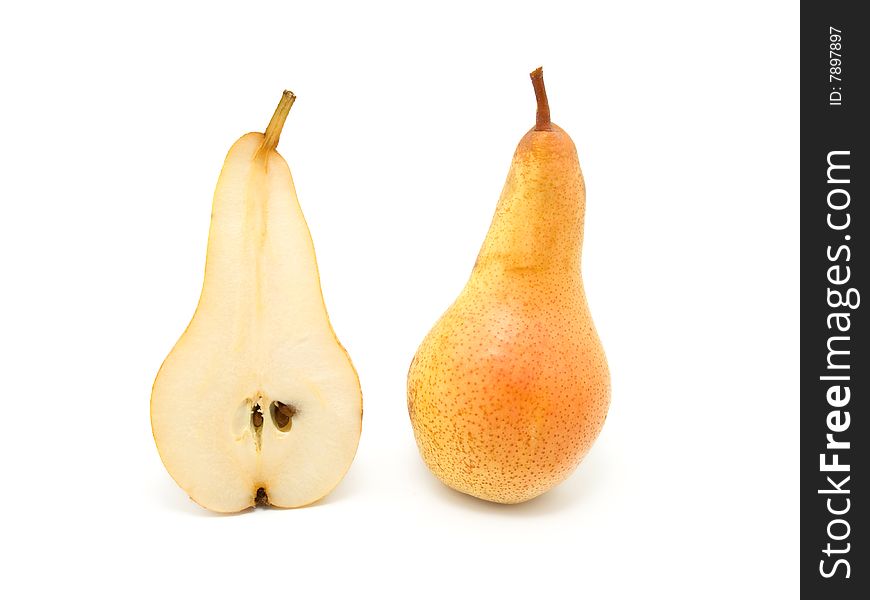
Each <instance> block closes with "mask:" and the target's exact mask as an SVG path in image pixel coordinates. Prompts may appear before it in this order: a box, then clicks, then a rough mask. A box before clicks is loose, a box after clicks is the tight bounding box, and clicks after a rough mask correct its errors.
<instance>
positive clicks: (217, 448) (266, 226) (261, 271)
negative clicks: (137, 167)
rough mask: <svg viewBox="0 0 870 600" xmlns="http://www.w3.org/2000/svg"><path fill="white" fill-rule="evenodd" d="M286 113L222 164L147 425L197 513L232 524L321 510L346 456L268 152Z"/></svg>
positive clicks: (326, 361)
mask: <svg viewBox="0 0 870 600" xmlns="http://www.w3.org/2000/svg"><path fill="white" fill-rule="evenodd" d="M294 100H295V96H294V95H293V94H292V93H291V92H284V94H283V95H282V97H281V101H280V103H279V105H278V108H277V109H276V110H275V114H274V116H273V117H272V120H271V121H270V123H269V126H268V127H267V128H266V131H265V133H249V134H247V135H244V136H242V137H241V138H240V139H239V140H238V141H237V142H236V143H235V144H234V145H233V146H232V148H231V149H230V151H229V153H228V154H227V157H226V160H225V161H224V165H223V169H222V170H221V174H220V178H219V179H218V184H217V189H216V191H215V195H214V204H213V208H212V219H211V228H210V231H209V238H208V251H207V254H206V268H205V279H204V282H203V288H202V294H201V296H200V300H199V304H198V306H197V309H196V312H195V314H194V316H193V319H192V320H191V322H190V325H188V327H187V330H186V331H185V332H184V334H183V335H182V336H181V338H180V339H179V340H178V342H177V343H176V345H175V347H174V348H173V349H172V351H171V352H170V354H169V356H167V357H166V360H165V361H164V363H163V366H162V367H161V368H160V371H159V373H158V374H157V379H156V380H155V382H154V389H153V391H152V395H151V425H152V429H153V433H154V440H155V442H156V444H157V449H158V451H159V453H160V457H161V459H162V460H163V464H164V465H165V466H166V469H167V470H168V471H169V474H170V475H171V476H172V478H173V479H175V481H176V482H177V483H178V485H179V486H181V488H182V489H184V491H185V492H187V494H188V495H190V497H191V498H192V499H193V500H194V501H195V502H197V503H198V504H200V505H202V506H204V507H206V508H208V509H211V510H213V511H217V512H224V513H231V512H238V511H242V510H245V509H247V508H250V507H253V506H256V505H264V504H269V505H271V506H276V507H283V508H291V507H299V506H305V505H307V504H311V503H313V502H316V501H317V500H319V499H320V498H323V497H324V496H326V495H327V494H328V493H329V492H330V491H331V490H332V489H333V488H335V486H336V485H338V483H339V482H340V481H341V479H342V478H343V477H344V475H345V473H346V472H347V470H348V468H349V467H350V465H351V462H352V461H353V458H354V456H355V454H356V449H357V445H358V443H359V437H360V429H361V425H362V393H361V391H360V385H359V379H358V377H357V374H356V371H355V370H354V368H353V365H352V363H351V361H350V358H349V356H348V354H347V352H346V351H345V349H344V348H343V347H342V345H341V344H340V343H339V341H338V339H337V337H336V336H335V333H334V332H333V330H332V326H331V324H330V322H329V317H328V315H327V312H326V307H325V304H324V301H323V296H322V293H321V289H320V276H319V273H318V269H317V261H316V259H315V254H314V245H313V243H312V240H311V235H310V234H309V231H308V225H307V224H306V222H305V217H304V216H303V215H302V210H301V208H300V206H299V201H298V199H297V197H296V190H295V187H294V185H293V178H292V176H291V174H290V169H289V167H288V166H287V163H286V162H285V161H284V159H283V158H282V157H281V155H280V154H278V152H277V151H276V149H275V148H276V146H277V144H278V139H279V137H280V134H281V129H282V128H283V125H284V121H285V119H286V118H287V114H288V112H289V110H290V107H291V106H292V104H293V101H294Z"/></svg>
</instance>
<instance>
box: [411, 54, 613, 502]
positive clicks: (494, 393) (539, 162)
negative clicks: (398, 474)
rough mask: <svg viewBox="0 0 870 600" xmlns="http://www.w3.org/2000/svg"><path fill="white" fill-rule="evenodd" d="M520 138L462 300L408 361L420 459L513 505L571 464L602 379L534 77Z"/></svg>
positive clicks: (580, 186)
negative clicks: (530, 122)
mask: <svg viewBox="0 0 870 600" xmlns="http://www.w3.org/2000/svg"><path fill="white" fill-rule="evenodd" d="M532 81H533V85H534V89H535V93H536V97H537V100H538V114H537V119H536V125H535V127H534V128H533V129H532V130H530V131H529V132H528V133H527V134H526V135H525V136H524V137H523V138H522V140H520V143H519V146H518V147H517V149H516V152H515V154H514V157H513V162H512V163H511V167H510V172H509V173H508V176H507V182H506V183H505V185H504V189H503V191H502V194H501V198H500V199H499V202H498V206H497V207H496V211H495V216H494V218H493V220H492V224H491V226H490V229H489V233H488V234H487V236H486V239H485V241H484V242H483V247H482V248H481V250H480V254H479V255H478V257H477V262H476V264H475V266H474V269H473V271H472V273H471V277H470V279H469V280H468V283H467V284H466V286H465V288H464V289H463V290H462V293H461V294H460V295H459V297H458V298H457V299H456V301H455V302H454V303H453V305H452V306H451V307H450V308H449V309H448V310H447V312H446V313H444V315H443V316H442V317H441V319H440V320H439V321H438V322H437V323H436V324H435V326H434V327H433V328H432V330H431V331H430V332H429V334H428V335H427V336H426V338H425V339H424V340H423V343H422V344H421V345H420V348H419V349H418V350H417V353H416V355H415V356H414V359H413V361H412V363H411V368H410V371H409V373H408V412H409V415H410V418H411V424H412V426H413V429H414V435H415V438H416V440H417V445H418V447H419V450H420V453H421V455H422V457H423V460H424V461H425V462H426V464H427V465H428V467H429V469H430V470H431V471H432V472H433V473H434V474H435V475H436V476H437V477H438V478H439V479H440V480H441V481H443V482H444V483H445V484H447V485H448V486H450V487H452V488H454V489H456V490H458V491H460V492H463V493H466V494H470V495H472V496H476V497H478V498H482V499H484V500H489V501H492V502H499V503H505V504H512V503H518V502H524V501H526V500H529V499H531V498H534V497H536V496H538V495H540V494H542V493H544V492H546V491H547V490H549V489H551V488H552V487H554V486H555V485H557V484H559V483H560V482H562V481H563V480H564V479H565V478H567V477H568V475H570V474H571V472H572V471H573V470H574V469H575V468H576V467H577V465H578V464H579V463H580V461H581V460H582V459H583V457H584V456H585V455H586V453H587V452H588V451H589V449H590V447H591V446H592V444H593V442H594V441H595V439H596V438H597V436H598V434H599V433H600V431H601V428H602V427H603V425H604V420H605V418H606V416H607V410H608V407H609V405H610V373H609V370H608V366H607V359H606V358H605V355H604V350H603V348H602V346H601V341H600V340H599V338H598V334H597V332H596V330H595V326H594V324H593V323H592V316H591V315H590V313H589V307H588V305H587V303H586V295H585V292H584V289H583V278H582V276H581V272H580V258H581V247H582V243H583V226H584V212H585V205H586V189H585V184H584V181H583V174H582V173H581V171H580V163H579V161H578V159H577V150H576V148H575V147H574V143H573V142H572V141H571V138H570V137H569V136H568V134H567V133H565V132H564V131H563V130H562V129H560V128H559V127H558V126H556V125H555V124H553V123H551V122H550V115H549V105H548V102H547V97H546V92H545V89H544V85H543V74H542V72H541V69H537V70H536V71H534V72H533V73H532Z"/></svg>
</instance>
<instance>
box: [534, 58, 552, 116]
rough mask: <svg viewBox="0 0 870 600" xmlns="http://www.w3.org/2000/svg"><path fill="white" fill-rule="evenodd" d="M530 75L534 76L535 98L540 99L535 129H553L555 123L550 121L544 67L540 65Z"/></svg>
mask: <svg viewBox="0 0 870 600" xmlns="http://www.w3.org/2000/svg"><path fill="white" fill-rule="evenodd" d="M529 76H530V77H531V78H532V86H533V87H534V88H535V99H536V100H537V101H538V112H537V114H536V115H535V131H553V124H552V123H551V122H550V103H549V102H547V89H546V88H545V87H544V67H538V68H537V69H535V70H534V71H532V72H531V73H530V74H529Z"/></svg>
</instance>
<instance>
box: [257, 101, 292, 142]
mask: <svg viewBox="0 0 870 600" xmlns="http://www.w3.org/2000/svg"><path fill="white" fill-rule="evenodd" d="M295 101H296V94H294V93H293V92H291V91H289V90H284V93H283V94H281V101H280V102H278V107H277V108H276V109H275V114H273V115H272V120H270V121H269V125H268V126H267V127H266V132H265V133H264V134H263V143H262V145H261V146H260V152H261V153H263V152H268V151H270V150H274V149H275V148H276V147H277V146H278V139H279V138H280V137H281V130H282V129H284V121H286V120H287V114H288V113H289V112H290V107H291V106H293V103H294V102H295Z"/></svg>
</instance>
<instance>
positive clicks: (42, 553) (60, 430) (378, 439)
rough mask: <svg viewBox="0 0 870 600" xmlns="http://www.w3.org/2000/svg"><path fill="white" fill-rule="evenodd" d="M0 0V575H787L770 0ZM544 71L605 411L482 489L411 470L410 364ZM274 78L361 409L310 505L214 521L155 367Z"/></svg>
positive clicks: (617, 581)
mask: <svg viewBox="0 0 870 600" xmlns="http://www.w3.org/2000/svg"><path fill="white" fill-rule="evenodd" d="M16 4H17V6H15V7H10V6H9V4H7V5H4V8H3V9H2V10H0V51H2V56H3V59H2V63H0V71H2V78H0V86H2V88H3V90H2V96H0V108H2V110H0V165H2V177H0V200H2V218H0V250H2V253H0V256H2V259H0V260H2V282H3V293H2V298H0V303H2V311H0V318H2V342H0V343H2V364H3V369H2V373H3V375H2V381H3V406H4V409H3V413H4V416H3V424H4V434H3V435H2V437H0V440H2V442H0V443H2V454H0V456H2V466H3V475H4V483H3V485H2V487H3V489H4V492H3V494H2V500H0V502H2V507H0V508H2V511H0V514H2V517H0V518H2V548H3V553H4V554H5V558H3V572H4V574H3V576H2V578H0V592H2V593H0V595H3V596H4V597H7V598H10V597H26V596H35V595H39V594H44V593H46V592H49V591H51V592H53V593H54V595H55V597H60V596H61V595H63V596H69V595H78V593H80V592H84V591H87V592H88V593H89V594H91V597H108V596H114V597H118V596H129V595H131V594H132V595H134V596H144V597H159V598H170V597H188V598H218V597H232V598H245V597H267V596H269V595H273V594H274V595H275V596H277V597H286V598H294V597H295V598H319V597H328V596H332V595H335V596H338V594H339V593H343V594H347V595H348V596H350V595H355V596H359V595H363V596H370V597H403V598H408V597H414V598H417V597H420V598H429V597H432V598H444V597H452V598H463V597H470V596H471V595H477V596H479V597H484V598H508V597H529V598H532V597H534V598H545V597H554V598H561V597H566V598H567V597H572V598H580V597H582V598H618V597H622V598H640V597H669V598H700V597H704V598H720V597H721V598H733V597H734V596H735V595H737V594H739V595H740V596H742V597H754V598H761V597H777V598H786V597H795V596H796V594H797V586H798V579H797V558H798V556H797V552H798V549H797V542H798V532H799V531H798V508H799V507H798V498H797V485H798V459H797V447H798V428H797V425H798V410H797V401H798V388H797V371H798V364H799V361H798V333H799V331H798V308H799V300H798V283H799V273H798V243H799V235H798V224H799V217H798V166H799V161H798V136H799V126H798V109H799V102H798V83H799V77H798V24H799V15H798V8H797V4H796V3H787V2H757V1H752V2H731V3H729V4H728V5H727V6H725V5H723V6H722V7H721V8H713V7H712V5H708V4H706V3H697V2H636V3H626V2H607V3H603V2H601V3H582V4H581V3H577V2H562V3H552V2H540V1H537V2H528V1H527V2H523V3H505V2H502V3H498V4H497V5H496V4H495V3H493V6H492V7H488V8H483V7H481V8H475V7H472V6H470V3H465V2H461V3H450V2H444V1H442V2H438V3H434V4H432V5H431V6H429V7H426V8H422V7H420V5H419V4H418V3H398V2H397V3H383V2H360V3H356V4H350V3H348V4H347V5H327V3H322V2H289V1H282V2H270V3H259V2H235V3H232V4H227V5H221V4H218V3H209V4H203V5H202V6H199V7H194V6H182V5H181V3H174V2H173V3H164V2H148V3H141V4H140V5H138V6H136V7H134V6H133V5H132V4H129V3H105V4H103V5H97V4H94V3H90V2H68V3H59V2H58V3H55V4H53V5H52V4H51V3H49V4H44V5H36V4H35V3H23V2H22V3H16ZM539 64H543V65H544V67H545V73H546V81H547V87H548V91H549V96H550V101H551V107H552V114H553V120H554V121H555V122H556V123H558V124H559V125H561V126H562V127H563V128H565V129H566V130H567V131H568V132H569V133H570V134H571V135H572V137H573V138H574V140H575V142H576V144H577V147H578V151H579V155H580V160H581V164H582V166H583V170H584V173H585V176H586V182H587V188H588V212H587V219H586V228H587V230H586V238H585V252H584V262H583V270H584V275H585V281H586V286H587V293H588V297H589V301H590V305H591V308H592V312H593V315H594V318H595V322H596V324H597V326H598V330H599V333H600V335H601V338H602V340H603V342H604V345H605V348H606V350H607V353H608V357H609V361H610V365H611V371H612V374H613V403H612V408H611V412H610V416H609V418H608V421H607V425H606V427H605V429H604V431H603V433H602V435H601V437H600V438H599V440H598V442H597V444H596V446H595V447H594V449H593V450H592V452H591V453H590V454H589V455H588V457H587V459H586V460H585V461H584V463H583V464H582V465H581V467H580V468H579V470H578V471H577V472H576V473H575V475H574V476H573V477H571V478H570V479H569V480H568V481H567V482H566V483H564V484H563V485H562V486H560V487H558V488H557V489H555V490H554V491H552V492H551V493H549V494H546V495H545V496H543V497H540V498H539V499H536V500H534V501H532V502H529V503H527V504H525V505H520V506H497V505H491V504H487V503H484V502H482V501H477V500H474V499H472V498H469V497H465V496H462V495H460V494H458V493H454V492H452V491H451V490H448V489H446V488H445V487H443V486H442V485H441V484H440V483H439V482H438V481H437V480H435V479H434V477H433V476H431V475H430V474H429V472H428V471H427V470H426V468H425V466H424V465H423V463H422V462H421V460H420V459H419V456H418V453H417V449H416V447H415V444H414V440H413V436H412V432H411V427H410V424H409V421H408V418H407V412H406V406H405V375H406V372H407V368H408V364H409V362H410V360H411V357H412V355H413V353H414V351H415V349H416V347H417V345H418V344H419V342H420V341H421V340H422V338H423V336H424V335H425V333H426V332H427V331H428V329H429V328H430V327H431V326H432V324H433V323H434V322H435V320H436V319H437V318H438V316H439V315H440V314H441V312H442V311H443V310H444V309H445V308H446V307H447V306H448V305H449V304H450V302H451V301H452V300H453V299H454V298H455V297H456V295H457V294H458V293H459V291H460V290H461V288H462V286H463V285H464V283H465V281H466V279H467V277H468V274H469V272H470V270H471V267H472V265H473V262H474V258H475V256H476V254H477V251H478V249H479V246H480V243H481V242H482V240H483V237H484V235H485V233H486V230H487V227H488V225H489V222H490V219H491V216H492V213H493V210H494V208H495V203H496V201H497V199H498V195H499V192H500V191H501V186H502V184H503V182H504V177H505V175H506V173H507V169H508V166H509V162H510V158H511V155H512V153H513V150H514V147H515V145H516V143H517V142H518V140H519V138H520V137H521V136H522V134H523V133H524V132H525V131H526V130H527V129H528V128H529V127H531V126H532V125H533V123H534V97H533V93H532V88H531V84H530V82H529V79H528V72H529V71H530V70H531V69H533V68H534V67H537V66H538V65H539ZM284 88H289V89H292V90H293V91H295V92H296V93H297V95H298V101H297V102H296V105H295V106H294V107H293V110H292V111H291V114H290V117H289V119H288V121H287V125H286V129H285V131H284V135H283V137H282V138H281V144H280V146H279V151H280V152H281V153H282V154H283V155H284V157H285V158H286V159H287V161H288V163H289V164H290V167H291V169H292V171H293V174H294V177H295V180H296V185H297V190H298V192H299V198H300V202H301V204H302V208H303V210H304V212H305V215H306V217H307V219H308V223H309V226H310V228H311V232H312V235H313V238H314V242H315V246H316V248H317V258H318V260H319V264H320V272H321V275H322V283H323V291H324V295H325V298H326V304H327V307H328V309H329V313H330V316H331V318H332V322H333V325H334V327H335V330H336V332H337V333H338V336H339V338H340V339H341V341H342V342H343V344H344V345H345V346H346V347H347V349H348V351H349V352H350V355H351V357H352V358H353V360H354V363H355V365H356V367H357V369H358V371H359V374H360V378H361V382H362V388H363V396H364V401H365V419H364V423H363V435H362V439H361V443H360V447H359V453H358V455H357V458H356V461H355V462H354V464H353V466H352V468H351V470H350V472H349V474H348V475H347V477H346V479H345V480H344V481H343V483H342V484H341V485H340V486H339V487H338V488H337V489H336V490H335V492H334V493H333V494H332V495H331V496H329V497H328V498H327V499H326V500H324V501H322V502H320V503H319V504H317V505H315V506H312V507H310V508H305V509H301V510H293V511H278V510H257V511H252V512H249V513H245V514H241V515H238V516H232V517H218V516H213V515H211V514H209V513H208V512H206V511H204V510H203V509H201V508H199V507H198V506H196V505H194V504H193V503H192V502H191V501H189V500H188V499H187V497H186V496H185V494H184V493H183V492H182V491H181V490H180V489H179V488H178V487H176V485H175V484H174V483H173V482H172V480H171V479H170V478H169V476H168V475H167V473H166V472H165V470H164V469H163V466H162V464H161V462H160V460H159V458H158V454H157V452H156V450H155V447H154V443H153V440H152V437H151V431H150V424H149V416H148V411H149V394H150V389H151V384H152V381H153V378H154V375H155V374H156V372H157V369H158V367H159V365H160V363H161V361H162V360H163V358H164V356H165V355H166V354H167V353H168V352H169V350H170V348H171V347H172V345H173V343H174V342H175V341H176V339H177V337H178V336H179V335H180V333H181V332H182V330H183V329H184V327H185V326H186V324H187V322H188V320H189V319H190V317H191V315H192V313H193V309H194V307H195V305H196V301H197V298H198V295H199V291H200V286H201V284H202V272H203V264H204V258H205V246H206V237H207V233H208V226H209V215H210V204H211V195H212V192H213V189H214V184H215V182H216V179H217V175H218V173H219V170H220V167H221V164H222V161H223V159H224V156H225V153H226V151H227V150H228V149H229V147H230V145H231V144H232V143H233V142H234V141H235V140H236V138H238V137H239V136H240V135H242V134H244V133H245V132H247V131H251V130H257V131H261V130H262V129H263V127H265V125H266V123H267V121H268V119H269V117H270V116H271V114H272V111H273V109H274V106H275V104H276V103H277V101H278V98H279V96H280V93H281V91H282V90H283V89H284ZM10 594H12V595H10ZM43 597H44V596H43Z"/></svg>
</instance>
